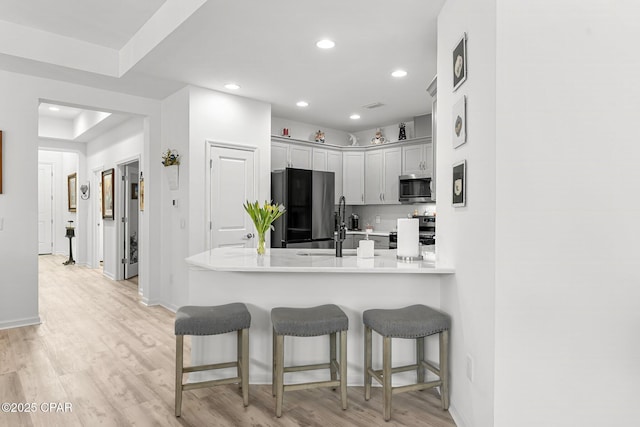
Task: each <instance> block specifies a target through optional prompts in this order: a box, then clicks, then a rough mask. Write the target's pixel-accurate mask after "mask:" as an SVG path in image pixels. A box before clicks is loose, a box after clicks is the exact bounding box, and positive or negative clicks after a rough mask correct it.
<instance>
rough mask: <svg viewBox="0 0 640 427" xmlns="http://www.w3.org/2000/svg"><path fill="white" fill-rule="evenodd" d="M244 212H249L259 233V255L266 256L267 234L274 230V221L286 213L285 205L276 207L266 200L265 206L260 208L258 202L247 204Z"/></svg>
mask: <svg viewBox="0 0 640 427" xmlns="http://www.w3.org/2000/svg"><path fill="white" fill-rule="evenodd" d="M242 206H243V207H244V210H245V211H247V213H248V214H249V216H250V217H251V220H252V221H253V225H255V227H256V232H257V233H258V255H264V252H265V248H264V238H265V234H266V233H267V231H269V230H273V225H272V224H273V221H275V220H276V219H278V218H280V217H281V216H282V214H284V213H285V208H284V205H282V204H280V205H275V204H272V203H269V202H267V201H266V200H265V202H264V205H262V206H260V203H258V201H255V202H254V203H250V202H249V201H248V200H247V202H246V203H245V204H244V205H242Z"/></svg>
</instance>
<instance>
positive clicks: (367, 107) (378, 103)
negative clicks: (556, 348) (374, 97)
mask: <svg viewBox="0 0 640 427" xmlns="http://www.w3.org/2000/svg"><path fill="white" fill-rule="evenodd" d="M383 105H384V104H383V103H382V102H372V103H371V104H367V105H363V106H362V108H366V109H368V110H373V109H374V108H380V107H382V106H383Z"/></svg>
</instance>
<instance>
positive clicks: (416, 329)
mask: <svg viewBox="0 0 640 427" xmlns="http://www.w3.org/2000/svg"><path fill="white" fill-rule="evenodd" d="M362 321H363V322H364V326H365V333H364V398H365V400H369V399H370V398H371V378H372V377H373V378H375V379H376V380H377V381H378V382H379V383H380V384H382V389H383V391H382V393H383V396H384V419H385V421H389V419H391V395H392V394H397V393H402V392H406V391H415V390H424V389H427V388H432V387H440V399H441V402H442V409H444V410H447V409H449V367H448V363H449V329H450V327H451V319H450V318H449V316H448V315H446V314H444V313H441V312H439V311H437V310H434V309H433V308H430V307H427V306H425V305H421V304H416V305H412V306H409V307H404V308H399V309H391V310H383V309H374V310H367V311H365V312H364V313H363V314H362ZM372 330H374V331H376V332H377V333H379V334H380V335H382V337H383V350H382V369H381V370H374V369H373V368H372V366H371V365H372V363H371V360H372V357H371V353H372V350H371V346H372V344H371V337H372V333H371V331H372ZM433 334H439V337H440V367H439V368H438V367H436V366H434V365H433V364H431V363H429V362H427V361H426V360H425V359H424V338H425V337H427V336H429V335H433ZM392 338H408V339H415V340H416V363H415V364H414V365H406V366H399V367H395V368H393V367H392V366H391V339H392ZM425 368H426V369H429V370H430V371H431V372H433V373H434V374H436V375H438V377H439V379H438V380H437V381H429V382H425V381H424V379H425V378H424V377H425V375H424V374H425V372H424V369H425ZM414 369H415V370H416V373H417V375H418V379H417V383H416V384H411V385H406V386H399V387H393V386H392V380H391V376H392V374H394V373H396V372H405V371H411V370H414Z"/></svg>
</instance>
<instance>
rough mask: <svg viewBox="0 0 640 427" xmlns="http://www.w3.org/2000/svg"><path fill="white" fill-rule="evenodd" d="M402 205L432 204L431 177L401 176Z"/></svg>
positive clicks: (400, 195) (400, 192) (400, 197)
mask: <svg viewBox="0 0 640 427" xmlns="http://www.w3.org/2000/svg"><path fill="white" fill-rule="evenodd" d="M399 185H400V190H399V192H398V194H399V197H398V198H399V200H400V203H407V204H410V203H427V202H431V201H432V200H431V176H429V175H413V174H412V175H400V184H399Z"/></svg>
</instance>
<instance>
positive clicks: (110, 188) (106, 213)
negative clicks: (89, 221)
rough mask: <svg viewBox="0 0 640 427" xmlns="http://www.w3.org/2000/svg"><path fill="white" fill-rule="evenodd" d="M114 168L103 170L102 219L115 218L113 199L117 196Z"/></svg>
mask: <svg viewBox="0 0 640 427" xmlns="http://www.w3.org/2000/svg"><path fill="white" fill-rule="evenodd" d="M113 173H114V170H113V169H107V170H104V171H102V219H113V200H114V198H115V190H114V185H113V184H114V180H113Z"/></svg>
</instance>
